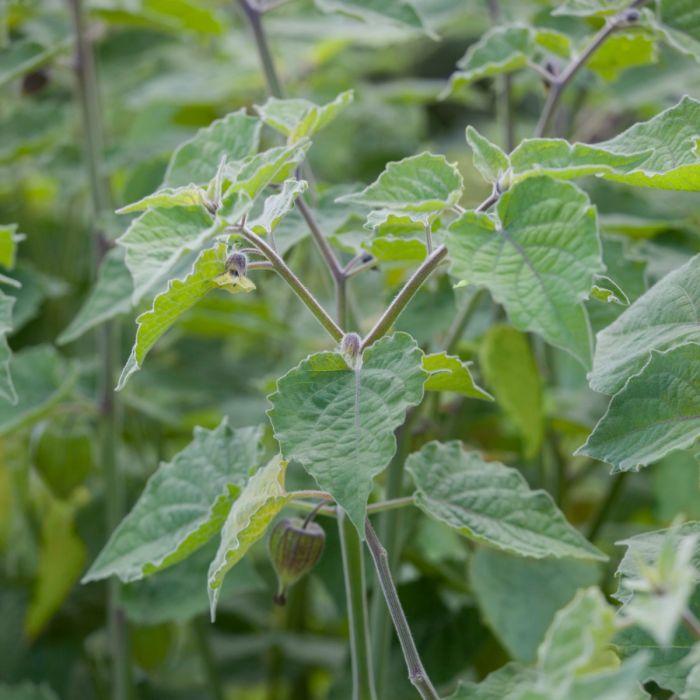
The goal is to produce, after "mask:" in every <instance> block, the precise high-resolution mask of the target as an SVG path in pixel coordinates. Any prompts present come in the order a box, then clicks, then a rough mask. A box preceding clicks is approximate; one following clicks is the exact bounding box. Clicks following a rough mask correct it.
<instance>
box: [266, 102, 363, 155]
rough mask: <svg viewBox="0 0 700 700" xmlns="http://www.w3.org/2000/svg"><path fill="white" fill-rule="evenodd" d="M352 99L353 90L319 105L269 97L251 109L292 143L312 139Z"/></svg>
mask: <svg viewBox="0 0 700 700" xmlns="http://www.w3.org/2000/svg"><path fill="white" fill-rule="evenodd" d="M353 96H354V93H353V91H352V90H347V91H346V92H341V93H340V94H339V95H338V96H337V97H336V98H335V99H334V100H333V101H332V102H328V103H326V104H325V105H321V106H319V105H316V104H314V103H313V102H309V100H303V99H290V100H279V99H277V98H276V97H270V98H269V99H268V101H267V102H266V103H265V104H264V105H262V106H260V107H256V108H255V110H256V111H257V113H258V114H259V115H260V118H261V119H262V120H263V121H264V122H265V123H266V124H267V125H269V126H271V127H272V128H273V129H276V130H277V131H281V132H282V133H283V134H284V135H285V136H286V137H287V140H288V142H289V143H294V142H295V141H298V140H299V139H300V138H302V137H304V136H313V135H314V134H315V133H316V132H318V131H320V130H321V129H323V128H324V127H325V126H327V125H328V124H329V123H330V122H332V121H333V120H334V119H335V118H336V117H337V116H338V115H339V114H340V113H341V112H342V111H343V110H344V109H345V108H346V107H347V106H348V105H349V104H350V103H351V102H352V100H353Z"/></svg>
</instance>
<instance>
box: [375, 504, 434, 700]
mask: <svg viewBox="0 0 700 700" xmlns="http://www.w3.org/2000/svg"><path fill="white" fill-rule="evenodd" d="M365 537H366V538H367V547H368V548H369V551H370V554H371V555H372V561H373V562H374V568H375V570H376V572H377V577H378V579H379V586H380V587H381V589H382V594H383V595H384V599H385V600H386V604H387V607H388V608H389V614H390V615H391V619H392V622H393V623H394V629H395V630H396V636H397V637H398V638H399V643H400V645H401V651H402V652H403V656H404V659H405V660H406V668H407V670H408V679H409V680H410V681H411V683H412V684H413V686H414V687H415V689H416V690H417V691H418V693H419V694H420V696H421V698H423V700H440V696H439V695H438V694H437V691H436V690H435V688H434V687H433V684H432V683H431V681H430V677H429V676H428V674H427V673H426V671H425V668H424V666H423V662H422V661H421V658H420V655H419V654H418V649H417V648H416V643H415V641H414V640H413V635H412V634H411V629H410V627H409V626H408V620H407V619H406V614H405V613H404V611H403V607H401V601H400V600H399V594H398V592H397V591H396V585H395V584H394V579H393V578H392V576H391V569H390V568H389V558H388V556H387V552H386V549H384V547H383V546H382V543H381V542H380V541H379V538H378V537H377V534H376V532H375V531H374V528H373V527H372V523H371V522H370V521H369V518H367V519H366V520H365Z"/></svg>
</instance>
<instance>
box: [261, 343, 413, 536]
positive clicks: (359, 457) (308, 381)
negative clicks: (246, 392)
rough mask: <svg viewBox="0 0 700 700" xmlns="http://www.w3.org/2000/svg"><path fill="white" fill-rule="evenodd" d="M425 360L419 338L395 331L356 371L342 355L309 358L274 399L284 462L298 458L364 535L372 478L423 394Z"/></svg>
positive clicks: (280, 386) (273, 417)
mask: <svg viewBox="0 0 700 700" xmlns="http://www.w3.org/2000/svg"><path fill="white" fill-rule="evenodd" d="M421 360H422V352H421V350H420V349H419V348H418V346H417V345H416V342H415V341H414V340H413V339H412V338H411V337H410V336H409V335H407V334H406V333H395V334H393V335H391V336H389V337H387V338H382V339H381V340H379V341H377V342H376V343H374V345H372V346H371V347H370V348H368V349H367V350H365V351H364V353H363V356H362V362H361V364H360V365H359V366H358V367H357V368H356V369H352V368H350V367H349V366H348V365H347V364H346V362H345V360H344V359H343V356H342V355H341V354H340V353H338V352H320V353H316V354H315V355H311V356H310V357H308V358H307V359H306V360H304V361H303V362H301V363H300V364H299V365H298V366H297V367H295V368H294V369H293V370H291V371H290V372H288V373H287V374H286V375H285V376H284V377H282V378H281V379H280V380H279V381H278V382H277V391H276V393H274V394H273V395H272V396H270V401H271V403H272V409H270V411H268V415H269V416H270V421H271V422H272V427H273V428H274V432H275V437H276V438H277V440H278V441H279V444H280V448H281V450H282V454H283V455H284V457H285V459H287V460H289V461H291V460H296V461H298V462H300V463H301V464H302V466H303V467H304V468H305V469H306V471H308V472H309V473H310V474H311V476H313V477H314V479H316V481H317V482H318V484H319V486H320V487H321V488H322V489H325V490H326V491H329V492H330V493H331V494H332V496H333V498H334V499H335V500H336V501H337V502H338V504H339V505H340V506H341V507H342V508H344V509H345V510H346V511H347V513H348V515H349V516H350V519H351V520H352V522H353V523H354V524H355V526H356V527H357V529H358V531H359V532H360V533H364V519H365V512H366V506H367V499H368V497H369V494H370V491H371V490H372V480H373V478H374V477H375V476H376V475H377V474H379V473H380V472H381V471H382V470H383V469H384V468H385V467H386V465H387V464H388V463H389V461H390V460H391V458H392V456H393V455H394V452H395V451H396V439H395V437H394V430H396V428H398V427H399V426H400V425H401V424H402V423H403V421H404V418H405V415H406V410H407V409H408V408H410V407H411V406H416V405H418V404H419V403H420V401H421V399H422V398H423V384H424V382H425V378H426V372H425V371H424V370H423V368H422V366H421ZM363 536H364V535H363Z"/></svg>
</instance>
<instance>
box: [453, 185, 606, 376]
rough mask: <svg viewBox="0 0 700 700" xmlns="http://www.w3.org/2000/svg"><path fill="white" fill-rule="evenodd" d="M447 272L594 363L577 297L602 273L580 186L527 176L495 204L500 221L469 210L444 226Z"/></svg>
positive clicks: (524, 325)
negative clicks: (480, 288)
mask: <svg viewBox="0 0 700 700" xmlns="http://www.w3.org/2000/svg"><path fill="white" fill-rule="evenodd" d="M447 247H448V249H449V252H450V262H451V268H450V271H451V273H452V275H453V276H454V277H456V278H457V280H459V282H460V284H475V285H478V286H485V287H487V288H488V289H489V291H490V292H491V294H492V295H493V297H494V299H495V300H496V301H497V302H499V303H500V304H503V306H504V307H505V309H506V311H507V312H508V316H509V317H510V319H511V321H512V322H513V325H515V326H516V327H517V328H519V329H520V330H528V331H534V332H536V333H539V334H540V335H542V336H543V337H544V339H545V340H547V341H548V342H549V343H552V344H553V345H556V346H558V347H561V348H563V349H565V350H567V351H569V352H570V353H571V354H572V355H573V356H574V357H575V358H576V359H577V360H579V362H581V364H583V365H584V366H585V367H589V366H590V363H591V337H590V336H591V333H590V326H589V322H588V317H587V315H586V311H585V309H584V307H583V304H582V301H583V300H584V299H585V298H586V297H587V296H588V294H589V292H590V289H591V287H592V286H593V279H594V275H595V274H596V273H598V272H602V270H603V264H602V260H601V249H600V241H599V239H598V224H597V220H596V214H595V209H594V208H593V207H592V206H591V204H590V202H589V200H588V197H587V196H586V195H585V194H584V193H583V192H582V191H581V190H579V189H578V188H577V187H575V186H573V185H571V184H569V183H566V182H557V181H556V180H552V179H551V178H549V177H537V178H530V179H528V180H524V181H523V182H520V183H518V184H517V185H515V186H513V188H512V189H511V190H509V191H508V192H506V193H505V194H504V195H503V196H502V197H501V199H500V201H499V203H498V220H495V219H494V218H492V217H491V216H489V215H488V214H484V213H478V212H474V211H468V212H466V213H464V214H463V215H462V216H461V217H460V218H459V219H457V220H456V221H455V222H454V223H453V224H452V225H451V226H450V228H449V229H448V234H447Z"/></svg>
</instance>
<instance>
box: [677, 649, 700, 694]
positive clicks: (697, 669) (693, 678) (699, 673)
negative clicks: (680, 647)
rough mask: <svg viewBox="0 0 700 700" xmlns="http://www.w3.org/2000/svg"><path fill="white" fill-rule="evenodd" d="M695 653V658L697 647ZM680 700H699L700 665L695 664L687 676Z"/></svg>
mask: <svg viewBox="0 0 700 700" xmlns="http://www.w3.org/2000/svg"><path fill="white" fill-rule="evenodd" d="M695 651H696V658H697V647H696V650H695ZM680 700H700V663H696V664H695V665H694V666H693V668H692V669H691V671H690V673H689V674H688V678H687V681H686V684H685V690H684V691H683V693H682V694H681V696H680Z"/></svg>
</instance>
